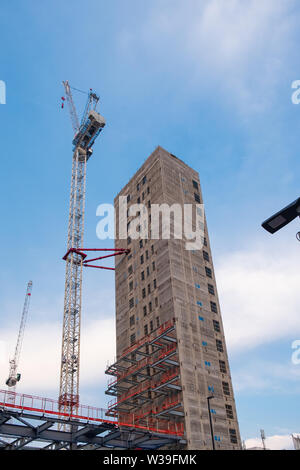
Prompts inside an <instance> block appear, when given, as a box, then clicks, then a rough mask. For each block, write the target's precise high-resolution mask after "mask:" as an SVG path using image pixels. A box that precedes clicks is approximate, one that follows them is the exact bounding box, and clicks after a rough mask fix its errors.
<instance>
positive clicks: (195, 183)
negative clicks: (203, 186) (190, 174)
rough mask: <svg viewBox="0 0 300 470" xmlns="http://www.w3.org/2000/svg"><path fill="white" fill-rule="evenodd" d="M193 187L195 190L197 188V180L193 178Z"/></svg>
mask: <svg viewBox="0 0 300 470" xmlns="http://www.w3.org/2000/svg"><path fill="white" fill-rule="evenodd" d="M193 187H194V188H195V189H197V190H198V189H199V187H198V183H197V181H195V180H193Z"/></svg>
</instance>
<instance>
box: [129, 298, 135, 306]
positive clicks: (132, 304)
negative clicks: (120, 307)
mask: <svg viewBox="0 0 300 470" xmlns="http://www.w3.org/2000/svg"><path fill="white" fill-rule="evenodd" d="M133 306H134V299H133V297H131V299H129V308H133Z"/></svg>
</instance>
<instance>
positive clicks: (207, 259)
mask: <svg viewBox="0 0 300 470" xmlns="http://www.w3.org/2000/svg"><path fill="white" fill-rule="evenodd" d="M203 258H204V259H205V261H209V254H208V253H207V251H204V250H203Z"/></svg>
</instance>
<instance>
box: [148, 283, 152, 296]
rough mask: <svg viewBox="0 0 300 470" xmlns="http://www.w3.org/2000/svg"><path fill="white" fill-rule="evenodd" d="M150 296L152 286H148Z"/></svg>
mask: <svg viewBox="0 0 300 470" xmlns="http://www.w3.org/2000/svg"><path fill="white" fill-rule="evenodd" d="M148 294H151V285H150V284H148Z"/></svg>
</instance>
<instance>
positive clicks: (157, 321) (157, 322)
mask: <svg viewBox="0 0 300 470" xmlns="http://www.w3.org/2000/svg"><path fill="white" fill-rule="evenodd" d="M156 326H157V327H159V317H156Z"/></svg>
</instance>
